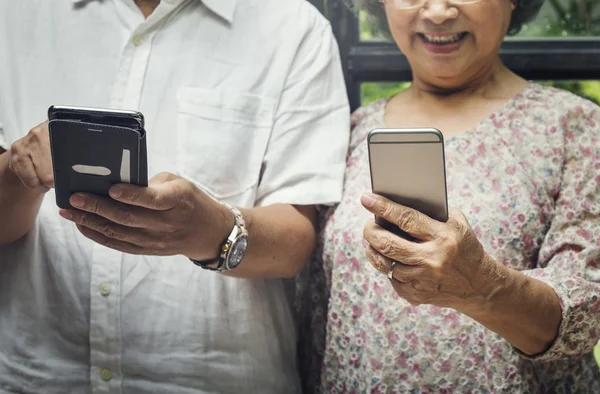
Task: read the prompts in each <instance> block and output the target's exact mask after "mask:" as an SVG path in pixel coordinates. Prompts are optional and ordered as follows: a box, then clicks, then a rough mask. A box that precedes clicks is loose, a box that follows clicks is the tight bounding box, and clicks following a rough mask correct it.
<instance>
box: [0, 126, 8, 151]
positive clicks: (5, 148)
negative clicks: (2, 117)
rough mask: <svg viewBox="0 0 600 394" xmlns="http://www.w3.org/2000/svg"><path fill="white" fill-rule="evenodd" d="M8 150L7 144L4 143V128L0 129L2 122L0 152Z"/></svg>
mask: <svg viewBox="0 0 600 394" xmlns="http://www.w3.org/2000/svg"><path fill="white" fill-rule="evenodd" d="M7 150H8V142H6V137H5V136H4V128H3V127H2V122H0V152H2V151H7Z"/></svg>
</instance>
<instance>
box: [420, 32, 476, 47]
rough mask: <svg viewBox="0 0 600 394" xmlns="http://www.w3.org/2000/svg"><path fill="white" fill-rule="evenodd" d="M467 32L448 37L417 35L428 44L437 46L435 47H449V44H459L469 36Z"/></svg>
mask: <svg viewBox="0 0 600 394" xmlns="http://www.w3.org/2000/svg"><path fill="white" fill-rule="evenodd" d="M467 34H469V33H467V32H463V33H457V34H452V35H446V36H432V35H429V34H425V33H417V35H418V36H419V37H420V38H421V39H422V40H423V41H425V42H428V43H430V44H435V45H448V44H454V43H456V42H459V41H460V40H462V39H464V38H465V37H466V36H467Z"/></svg>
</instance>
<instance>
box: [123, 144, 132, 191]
mask: <svg viewBox="0 0 600 394" xmlns="http://www.w3.org/2000/svg"><path fill="white" fill-rule="evenodd" d="M121 182H123V183H131V152H130V151H129V149H123V155H122V156H121Z"/></svg>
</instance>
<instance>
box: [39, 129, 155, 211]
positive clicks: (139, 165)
mask: <svg viewBox="0 0 600 394" xmlns="http://www.w3.org/2000/svg"><path fill="white" fill-rule="evenodd" d="M49 130H50V147H51V153H52V163H53V170H54V187H55V192H56V204H57V205H58V206H59V207H61V208H67V209H72V208H73V207H72V206H71V204H70V203H69V198H70V197H71V195H72V194H73V193H77V192H83V193H93V194H98V195H102V196H108V190H109V188H110V187H111V186H112V185H114V184H116V183H124V180H123V179H121V162H122V158H123V150H125V149H126V150H129V152H130V163H129V168H130V174H129V178H130V183H133V184H136V185H140V186H147V185H148V165H147V151H146V133H145V131H144V130H143V129H141V130H136V129H133V128H128V127H121V126H111V125H106V124H98V123H87V122H80V121H73V120H64V119H55V120H51V121H50V122H49ZM75 165H85V166H98V167H106V168H108V169H109V170H110V174H109V175H106V176H104V175H92V174H82V173H80V172H77V171H75V169H74V168H73V166H75Z"/></svg>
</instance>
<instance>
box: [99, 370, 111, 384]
mask: <svg viewBox="0 0 600 394" xmlns="http://www.w3.org/2000/svg"><path fill="white" fill-rule="evenodd" d="M100 377H101V378H102V380H104V381H105V382H108V381H109V380H111V379H112V377H113V375H112V372H111V370H110V369H108V368H102V370H101V371H100Z"/></svg>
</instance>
